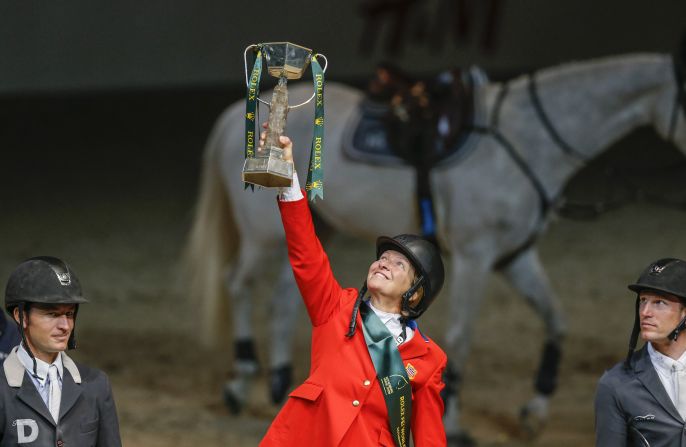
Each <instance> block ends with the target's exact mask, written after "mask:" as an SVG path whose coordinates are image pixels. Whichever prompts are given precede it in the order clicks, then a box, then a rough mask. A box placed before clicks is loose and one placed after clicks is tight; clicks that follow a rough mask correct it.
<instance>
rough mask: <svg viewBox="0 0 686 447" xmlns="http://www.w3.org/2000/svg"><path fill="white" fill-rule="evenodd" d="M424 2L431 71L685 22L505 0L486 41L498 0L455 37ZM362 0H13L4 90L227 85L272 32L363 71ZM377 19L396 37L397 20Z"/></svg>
mask: <svg viewBox="0 0 686 447" xmlns="http://www.w3.org/2000/svg"><path fill="white" fill-rule="evenodd" d="M398 3H400V1H398ZM415 3H416V6H415V7H414V9H412V10H411V11H410V13H409V16H408V27H406V28H403V34H404V35H405V38H406V39H407V40H408V41H409V40H411V39H412V38H413V35H414V34H415V33H416V32H417V31H418V29H419V30H425V31H428V32H430V33H435V32H439V31H441V32H443V33H445V34H446V41H445V45H444V47H443V51H441V52H439V51H437V50H436V49H435V48H433V49H431V48H428V46H426V45H417V44H414V45H409V46H407V47H406V51H405V52H404V54H403V55H402V56H401V57H399V58H397V61H398V62H399V63H400V64H401V65H403V66H405V67H406V68H408V69H412V70H414V71H423V72H431V71H435V70H436V69H438V68H445V67H447V66H452V65H455V64H462V65H464V64H469V63H478V64H480V65H482V66H483V67H484V68H486V69H488V70H491V71H505V72H513V71H515V70H521V69H529V68H534V67H540V66H544V65H551V64H555V63H559V62H565V61H569V60H572V59H580V58H588V57H595V56H601V55H607V54H615V53H622V52H630V51H671V50H672V49H673V48H674V45H675V43H676V42H677V40H678V38H679V36H680V35H681V33H682V31H683V29H684V25H685V24H686V20H685V18H686V2H683V1H679V0H660V1H657V2H652V3H646V2H645V1H639V0H630V1H627V0H556V1H549V0H519V1H512V0H510V1H508V0H501V1H498V2H496V4H498V5H500V8H501V11H500V15H499V20H498V22H497V23H496V33H495V34H494V49H493V50H492V51H490V52H485V51H483V49H482V48H481V45H480V43H479V42H480V40H481V38H482V37H483V32H484V28H485V27H486V25H485V22H486V18H487V16H488V11H487V9H488V5H489V4H490V3H491V1H490V0H481V1H473V2H467V3H469V4H473V5H472V6H473V8H472V9H473V11H472V14H471V15H470V16H467V15H464V16H463V17H464V18H466V19H467V22H468V23H469V24H470V25H471V29H470V31H469V32H468V33H467V35H466V36H465V37H461V38H460V39H459V40H460V42H459V44H457V45H456V44H455V43H453V42H452V41H450V42H449V41H448V40H447V39H451V38H452V37H451V35H450V32H451V31H450V28H449V26H450V25H451V23H450V22H449V17H450V15H449V14H446V13H440V11H439V0H419V1H417V2H415ZM447 3H450V4H456V3H457V2H456V1H452V2H447ZM365 4H368V2H362V1H361V0H348V1H330V0H329V1H316V2H315V1H308V0H291V1H282V0H281V1H276V0H264V1H261V2H239V1H226V0H225V1H220V0H203V1H185V2H184V1H165V0H153V1H146V2H140V1H134V0H118V1H114V2H112V1H92V0H70V1H66V0H65V1H36V0H29V1H21V2H17V1H9V0H4V1H2V2H0V63H1V65H0V94H2V93H5V94H7V93H10V94H11V93H24V92H53V91H70V92H71V91H92V90H102V89H121V88H129V89H130V88H138V89H140V88H146V89H147V88H160V87H180V86H194V87H195V86H208V85H211V86H216V85H222V86H225V85H229V84H232V83H236V82H239V81H240V80H241V78H242V76H243V62H242V51H243V49H244V48H245V46H246V45H248V44H250V43H256V42H264V41H270V40H272V41H273V40H290V41H293V42H296V43H300V44H302V45H305V46H309V47H311V48H314V49H315V50H317V51H320V52H322V53H325V54H326V55H327V56H328V57H329V59H330V61H331V71H330V73H329V75H330V77H332V78H336V79H348V78H358V77H365V76H367V75H368V74H369V73H370V71H371V69H372V67H373V66H374V64H375V63H376V62H378V61H379V60H380V59H382V58H386V57H387V56H388V54H387V52H384V51H383V50H382V49H381V45H376V46H375V48H374V51H373V54H372V55H371V57H369V58H361V57H359V52H358V46H359V44H360V39H361V38H362V34H363V27H364V24H365V22H364V19H363V17H362V15H361V13H360V12H361V6H362V5H365ZM420 7H421V8H420ZM422 14H424V15H423V16H422ZM376 28H378V29H379V31H380V32H381V33H382V37H383V36H387V35H388V33H389V31H390V29H389V28H390V24H389V23H388V22H384V23H381V22H379V23H377V25H376ZM368 42H370V41H369V40H368ZM367 46H370V44H367Z"/></svg>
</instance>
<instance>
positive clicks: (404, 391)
mask: <svg viewBox="0 0 686 447" xmlns="http://www.w3.org/2000/svg"><path fill="white" fill-rule="evenodd" d="M360 313H361V314H362V332H363V333H364V339H365V341H366V342H367V349H368V350H369V355H370V356H371V357H372V363H374V369H376V377H377V378H378V379H379V385H381V391H382V392H383V397H384V399H385V400H386V408H387V409H388V422H389V423H390V426H391V434H392V435H393V440H394V441H395V445H396V446H398V447H407V446H409V445H410V420H411V419H412V387H411V385H410V380H409V379H408V377H407V372H406V371H405V366H404V365H403V360H402V359H401V358H400V351H398V345H397V344H396V343H395V339H394V338H393V335H392V334H391V333H390V331H389V330H388V328H386V325H385V324H383V323H382V322H381V320H379V317H377V316H376V314H375V313H374V311H373V310H371V309H370V308H369V306H367V305H366V304H364V303H363V304H362V305H361V306H360Z"/></svg>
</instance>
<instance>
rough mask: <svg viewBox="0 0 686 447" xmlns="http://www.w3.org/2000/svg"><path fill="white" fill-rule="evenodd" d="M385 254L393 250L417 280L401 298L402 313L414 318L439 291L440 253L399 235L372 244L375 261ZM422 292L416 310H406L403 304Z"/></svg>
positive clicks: (422, 241)
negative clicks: (407, 263)
mask: <svg viewBox="0 0 686 447" xmlns="http://www.w3.org/2000/svg"><path fill="white" fill-rule="evenodd" d="M386 250H395V251H397V252H400V253H402V254H404V255H405V256H407V259H409V260H410V262H411V263H412V266H413V267H414V268H415V270H416V271H417V280H416V282H415V283H414V284H413V286H412V288H411V289H410V290H408V291H407V292H405V294H404V295H403V310H404V311H406V312H408V313H409V317H410V318H411V319H414V318H418V317H419V316H420V315H421V314H423V313H424V312H425V311H426V309H427V308H428V307H429V306H430V305H431V303H432V302H433V300H434V299H435V298H436V296H437V295H438V292H440V291H441V288H442V287H443V282H444V280H445V269H444V267H443V260H442V259H441V253H440V252H439V250H438V247H436V246H435V245H434V244H433V243H431V242H429V241H427V240H426V239H423V238H421V237H419V236H416V235H414V234H400V235H398V236H395V237H392V238H391V237H386V236H381V237H379V238H378V239H377V240H376V257H377V258H379V257H381V254H382V253H383V252H385V251H386ZM420 287H421V288H423V289H424V296H423V297H422V299H421V301H420V302H419V303H417V305H416V306H414V307H412V308H409V307H407V305H406V301H407V300H408V299H409V298H410V297H411V296H412V295H413V294H414V292H416V291H417V290H418V289H419V288H420Z"/></svg>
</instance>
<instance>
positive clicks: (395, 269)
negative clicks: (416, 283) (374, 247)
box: [367, 250, 415, 304]
mask: <svg viewBox="0 0 686 447" xmlns="http://www.w3.org/2000/svg"><path fill="white" fill-rule="evenodd" d="M414 277H415V272H414V267H413V266H412V264H411V263H410V260H409V259H407V257H406V256H405V255H404V254H402V253H400V252H398V251H395V250H386V251H385V252H383V253H381V257H379V259H377V260H376V261H374V262H372V265H370V266H369V272H368V273H367V288H368V289H369V291H370V292H372V293H378V294H382V295H384V296H387V297H394V298H395V297H397V298H398V304H400V298H401V297H402V295H403V293H405V292H406V291H407V289H409V288H410V287H411V286H412V280H413V279H414Z"/></svg>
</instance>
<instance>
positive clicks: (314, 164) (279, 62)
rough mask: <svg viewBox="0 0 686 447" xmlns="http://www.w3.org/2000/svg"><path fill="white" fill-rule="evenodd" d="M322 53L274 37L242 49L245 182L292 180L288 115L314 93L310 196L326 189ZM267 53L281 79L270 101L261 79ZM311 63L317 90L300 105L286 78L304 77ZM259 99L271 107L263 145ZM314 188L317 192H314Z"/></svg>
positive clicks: (284, 183) (286, 182) (274, 73)
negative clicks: (286, 145) (286, 147)
mask: <svg viewBox="0 0 686 447" xmlns="http://www.w3.org/2000/svg"><path fill="white" fill-rule="evenodd" d="M250 50H253V51H254V52H255V53H256V55H255V62H254V66H253V70H252V72H251V74H250V77H248V62H247V53H248V51H250ZM317 57H322V58H323V59H324V61H325V62H326V57H325V56H324V55H322V54H315V55H314V56H313V54H312V50H310V49H308V48H305V47H302V46H300V45H295V44H292V43H290V42H273V43H261V44H254V45H249V46H248V47H247V48H246V49H245V52H244V54H243V58H244V62H245V76H246V86H247V89H248V90H247V103H246V114H245V118H246V139H245V141H246V146H245V164H244V165H243V174H242V178H243V182H245V183H246V187H247V184H251V185H258V186H263V187H267V188H274V187H284V186H291V184H292V181H293V164H292V163H290V162H287V161H284V160H283V149H281V147H280V145H279V137H280V136H281V135H282V134H283V132H284V130H285V128H286V116H287V115H288V111H289V110H290V109H294V108H297V107H300V106H303V105H305V104H307V103H309V102H310V101H312V99H314V98H316V102H315V122H314V137H313V141H312V150H311V154H310V169H309V172H308V180H307V183H306V189H307V190H308V195H309V196H310V199H314V197H315V196H319V197H323V194H322V180H323V179H322V173H323V171H322V167H321V166H322V150H323V134H324V72H325V71H326V65H327V64H325V66H324V69H322V68H321V66H320V65H319V62H318V61H317ZM262 58H264V61H265V62H266V64H267V71H268V73H269V74H270V75H271V76H274V77H275V78H277V79H278V83H277V85H276V87H274V91H273V93H272V99H271V102H265V101H263V100H262V99H261V98H260V97H259V82H260V76H261V72H262ZM310 63H311V65H312V77H313V82H314V92H313V94H312V96H311V97H310V98H309V99H308V100H306V101H304V102H302V103H301V104H298V105H295V106H291V107H289V106H288V89H287V81H288V80H292V79H300V78H301V77H302V76H303V74H304V73H305V70H306V69H307V66H308V65H310ZM257 101H259V102H261V103H263V104H265V105H267V106H268V107H269V119H268V123H269V127H268V128H267V131H266V132H267V134H266V138H265V144H264V147H262V148H259V147H256V141H257V140H256V135H258V132H257V131H256V129H255V124H256V122H258V121H259V120H258V119H257V116H256V115H257V112H258V108H257ZM313 191H314V193H312V192H313Z"/></svg>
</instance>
